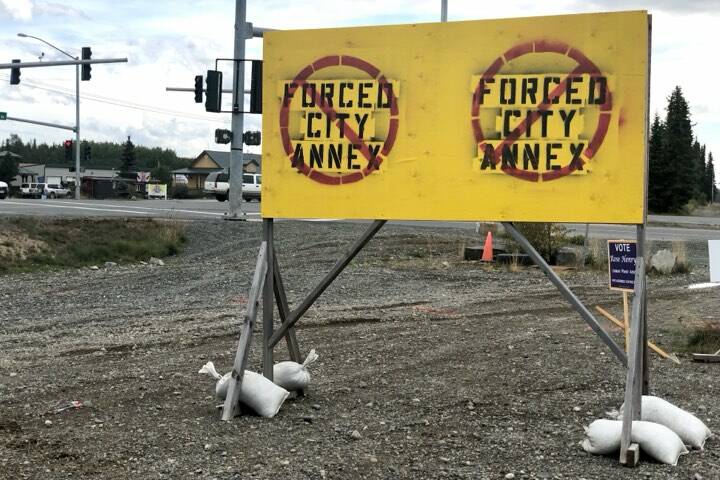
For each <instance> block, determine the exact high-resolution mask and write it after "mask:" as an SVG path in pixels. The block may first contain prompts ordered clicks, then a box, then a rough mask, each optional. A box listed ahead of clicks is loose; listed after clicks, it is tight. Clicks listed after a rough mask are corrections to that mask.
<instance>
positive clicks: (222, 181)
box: [203, 172, 262, 202]
mask: <svg viewBox="0 0 720 480" xmlns="http://www.w3.org/2000/svg"><path fill="white" fill-rule="evenodd" d="M261 180H262V176H261V175H260V174H257V173H244V174H243V186H242V197H243V200H245V201H246V202H249V201H251V200H257V201H258V202H259V201H260V184H261ZM203 192H205V193H206V194H208V195H214V196H215V198H217V200H218V201H219V202H224V201H226V200H227V199H228V193H229V192H230V176H229V174H227V173H225V172H212V173H210V174H209V175H208V176H207V179H205V185H204V188H203Z"/></svg>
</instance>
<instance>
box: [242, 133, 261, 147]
mask: <svg viewBox="0 0 720 480" xmlns="http://www.w3.org/2000/svg"><path fill="white" fill-rule="evenodd" d="M243 143H244V144H245V145H260V132H245V133H243Z"/></svg>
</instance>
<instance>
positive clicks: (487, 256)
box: [480, 232, 493, 262]
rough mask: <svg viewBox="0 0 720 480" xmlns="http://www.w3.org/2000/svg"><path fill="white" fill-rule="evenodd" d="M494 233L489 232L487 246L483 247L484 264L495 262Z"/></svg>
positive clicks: (486, 239) (486, 240) (486, 238)
mask: <svg viewBox="0 0 720 480" xmlns="http://www.w3.org/2000/svg"><path fill="white" fill-rule="evenodd" d="M492 243H493V242H492V232H488V234H487V237H485V246H484V247H483V253H482V258H480V260H482V261H483V262H492V261H493V245H492Z"/></svg>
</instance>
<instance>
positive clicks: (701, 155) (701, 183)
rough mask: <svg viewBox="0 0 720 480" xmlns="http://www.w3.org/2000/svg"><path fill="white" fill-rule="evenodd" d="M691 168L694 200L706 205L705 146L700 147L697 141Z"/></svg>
mask: <svg viewBox="0 0 720 480" xmlns="http://www.w3.org/2000/svg"><path fill="white" fill-rule="evenodd" d="M690 167H691V169H690V173H691V185H690V186H691V188H692V198H693V199H694V200H695V201H697V202H698V203H701V204H702V203H705V201H706V197H707V195H706V194H705V145H700V142H698V140H697V139H695V141H694V142H693V144H692V158H691V165H690Z"/></svg>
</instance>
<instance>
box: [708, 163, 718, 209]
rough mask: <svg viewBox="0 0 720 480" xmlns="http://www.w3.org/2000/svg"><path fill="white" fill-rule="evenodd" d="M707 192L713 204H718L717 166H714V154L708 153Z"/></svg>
mask: <svg viewBox="0 0 720 480" xmlns="http://www.w3.org/2000/svg"><path fill="white" fill-rule="evenodd" d="M705 192H707V195H708V199H709V200H710V201H711V202H717V201H718V198H717V188H716V187H715V165H713V156H712V152H709V153H708V159H707V165H705Z"/></svg>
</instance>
